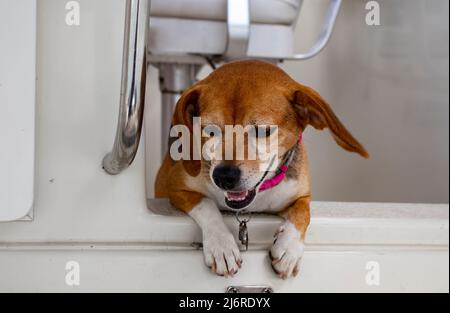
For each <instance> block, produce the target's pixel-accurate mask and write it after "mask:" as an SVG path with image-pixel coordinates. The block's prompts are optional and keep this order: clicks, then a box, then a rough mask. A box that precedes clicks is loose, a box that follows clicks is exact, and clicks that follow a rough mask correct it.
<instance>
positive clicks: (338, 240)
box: [0, 202, 449, 249]
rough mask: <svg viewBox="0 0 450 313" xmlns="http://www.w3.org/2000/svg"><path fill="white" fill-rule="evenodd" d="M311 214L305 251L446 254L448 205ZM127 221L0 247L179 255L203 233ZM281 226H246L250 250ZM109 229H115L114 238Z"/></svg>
mask: <svg viewBox="0 0 450 313" xmlns="http://www.w3.org/2000/svg"><path fill="white" fill-rule="evenodd" d="M162 205H163V204H162ZM165 205H167V203H166V204H165ZM311 210H312V221H311V226H310V229H309V231H308V235H307V244H308V245H315V246H323V245H331V246H336V248H337V246H343V245H344V246H345V245H358V246H362V245H372V246H405V247H414V246H417V247H419V246H420V247H422V248H423V247H424V246H427V247H429V248H448V242H449V206H448V205H436V204H434V205H433V204H390V203H338V202H313V203H312V208H311ZM127 216H131V217H133V218H131V219H128V220H127V219H124V220H122V221H121V223H117V222H115V223H114V225H108V224H107V222H108V219H107V218H106V217H105V220H104V221H103V222H102V223H101V225H98V224H99V219H92V220H91V219H89V218H86V217H84V218H83V219H81V218H80V219H79V223H78V224H77V223H76V222H74V221H72V223H71V225H73V226H72V228H73V227H75V228H76V229H77V231H76V232H74V231H73V229H71V228H64V227H59V228H58V229H57V230H58V231H57V232H56V231H55V232H52V230H51V229H50V228H46V231H42V224H41V226H40V228H39V229H36V230H35V232H33V231H32V230H33V228H34V227H33V225H32V224H33V223H31V224H27V223H14V226H11V225H8V224H4V225H3V226H2V228H1V229H0V235H1V236H0V238H1V241H0V245H1V246H3V248H5V247H11V246H14V245H18V246H26V245H27V244H29V245H39V244H43V243H44V244H48V246H49V247H50V248H51V247H57V246H58V245H71V246H72V247H76V246H77V245H79V246H81V247H83V245H94V246H106V247H108V246H109V247H112V246H123V247H124V248H126V247H127V246H128V247H130V249H135V248H136V246H139V247H141V246H145V247H149V246H154V247H156V248H158V247H164V249H171V248H173V249H178V248H180V247H191V246H192V244H193V243H199V242H201V232H200V230H199V228H198V227H197V225H195V223H194V222H193V221H192V220H191V218H190V217H188V216H185V215H181V216H161V215H155V214H153V213H151V212H150V211H148V210H146V211H145V212H140V214H138V213H137V212H132V211H131V212H130V213H129V214H128V215H127ZM224 218H225V221H226V223H227V225H228V226H229V228H230V229H231V231H232V232H233V233H234V234H237V231H238V229H237V228H238V227H237V226H238V225H237V222H236V220H235V217H234V216H229V215H226V216H225V217H224ZM281 222H282V220H281V219H280V218H279V217H276V216H272V215H258V216H254V217H253V219H252V221H251V222H250V223H249V232H250V242H251V247H252V249H259V248H262V246H264V247H265V246H268V245H270V244H271V243H272V241H273V234H274V232H275V231H276V229H277V227H278V226H279V225H280V223H281ZM41 223H42V222H41ZM111 226H114V230H115V231H114V232H112V231H111V229H110V227H111ZM8 227H15V228H14V229H15V232H14V233H15V234H16V237H15V238H13V237H10V238H8V236H7V235H8V233H7V232H6V231H5V230H6V229H7V228H8ZM20 228H21V229H22V231H20ZM17 236H18V237H17Z"/></svg>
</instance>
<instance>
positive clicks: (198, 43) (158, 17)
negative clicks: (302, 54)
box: [150, 0, 302, 59]
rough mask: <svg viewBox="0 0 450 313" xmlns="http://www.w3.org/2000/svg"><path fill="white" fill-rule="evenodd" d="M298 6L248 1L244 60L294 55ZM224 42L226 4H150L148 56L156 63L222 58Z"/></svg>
mask: <svg viewBox="0 0 450 313" xmlns="http://www.w3.org/2000/svg"><path fill="white" fill-rule="evenodd" d="M301 3H302V0H251V1H250V15H251V28H250V38H249V39H250V40H249V47H248V52H247V56H250V57H251V56H265V57H267V58H283V57H286V56H288V55H293V54H294V36H293V35H294V34H293V27H292V25H293V24H294V23H295V21H296V19H297V16H298V13H299V11H300V7H301ZM268 38H270V48H269V49H268V47H269V46H268V45H267V39H268ZM227 42H228V30H227V0H170V1H167V0H153V1H152V7H151V19H150V52H151V54H152V55H154V58H155V59H158V56H167V55H186V54H207V55H221V54H223V53H224V52H225V50H226V47H227Z"/></svg>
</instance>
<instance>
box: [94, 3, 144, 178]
mask: <svg viewBox="0 0 450 313" xmlns="http://www.w3.org/2000/svg"><path fill="white" fill-rule="evenodd" d="M149 20H150V0H127V1H126V13H125V33H124V45H123V59H122V85H121V90H120V108H119V121H118V125H117V132H116V138H115V141H114V146H113V149H112V151H111V152H110V153H108V154H107V155H106V156H105V157H104V159H103V169H104V170H105V171H106V172H107V173H108V174H111V175H117V174H119V173H120V172H122V171H123V170H124V169H126V168H127V167H128V166H130V164H131V163H132V162H133V160H134V158H135V156H136V152H137V150H138V147H139V141H140V138H141V132H142V122H143V113H144V102H145V84H146V72H147V62H146V54H147V42H148V29H149Z"/></svg>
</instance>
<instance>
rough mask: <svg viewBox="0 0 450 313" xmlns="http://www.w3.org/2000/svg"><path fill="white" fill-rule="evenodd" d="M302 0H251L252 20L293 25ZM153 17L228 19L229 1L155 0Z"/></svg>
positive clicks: (260, 22) (153, 2)
mask: <svg viewBox="0 0 450 313" xmlns="http://www.w3.org/2000/svg"><path fill="white" fill-rule="evenodd" d="M301 2H302V0H251V1H250V19H251V21H252V23H258V24H276V25H278V24H281V25H292V23H294V22H295V20H296V18H297V14H298V11H299V9H300V5H301ZM151 16H152V17H170V18H182V19H193V20H212V21H226V19H227V0H152V6H151Z"/></svg>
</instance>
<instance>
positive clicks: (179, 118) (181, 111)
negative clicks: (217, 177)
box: [172, 86, 201, 177]
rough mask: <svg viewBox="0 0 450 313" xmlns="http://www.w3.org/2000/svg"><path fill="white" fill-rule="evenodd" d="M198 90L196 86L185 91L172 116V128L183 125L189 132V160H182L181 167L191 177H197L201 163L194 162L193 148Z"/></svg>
mask: <svg viewBox="0 0 450 313" xmlns="http://www.w3.org/2000/svg"><path fill="white" fill-rule="evenodd" d="M199 98H200V88H199V87H198V86H194V87H191V88H190V89H188V90H186V91H185V92H184V93H183V95H182V96H181V98H180V100H178V102H177V105H176V108H175V113H174V115H173V120H172V126H176V125H185V126H187V127H188V128H189V131H190V139H189V140H190V159H189V160H183V161H182V162H183V167H184V169H185V170H186V172H187V173H188V174H189V175H191V176H194V177H195V176H198V175H199V174H200V169H201V162H200V161H199V160H194V152H193V150H194V149H196V147H194V138H193V127H194V125H193V119H194V117H199V116H200V106H199V102H198V101H199Z"/></svg>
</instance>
